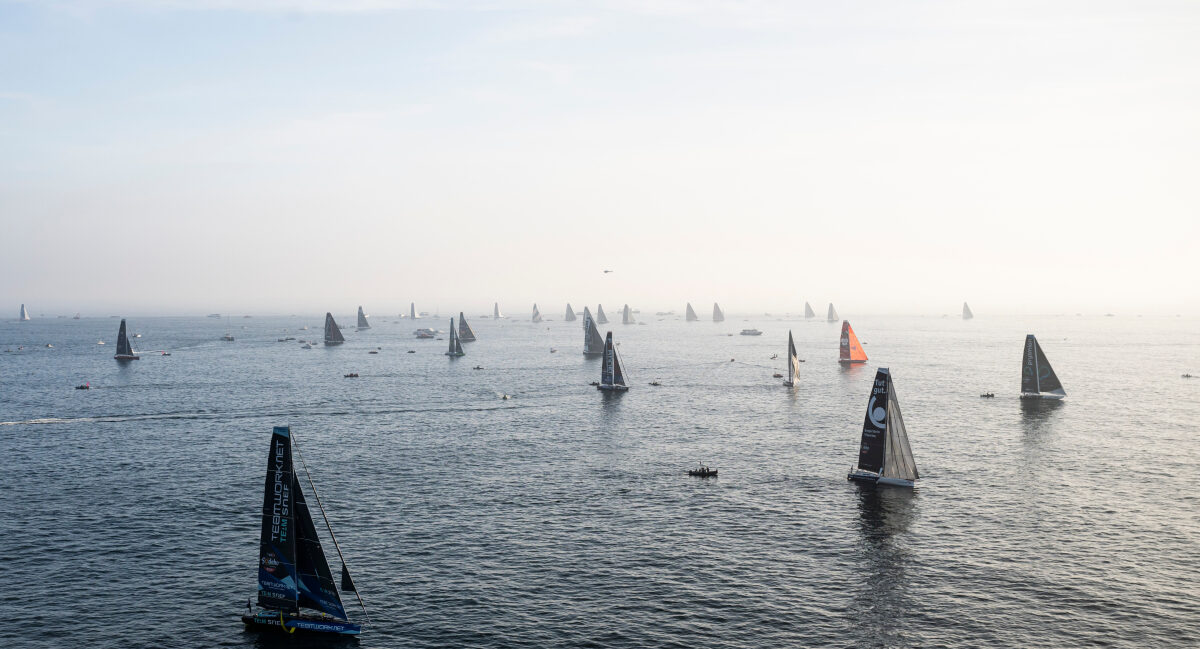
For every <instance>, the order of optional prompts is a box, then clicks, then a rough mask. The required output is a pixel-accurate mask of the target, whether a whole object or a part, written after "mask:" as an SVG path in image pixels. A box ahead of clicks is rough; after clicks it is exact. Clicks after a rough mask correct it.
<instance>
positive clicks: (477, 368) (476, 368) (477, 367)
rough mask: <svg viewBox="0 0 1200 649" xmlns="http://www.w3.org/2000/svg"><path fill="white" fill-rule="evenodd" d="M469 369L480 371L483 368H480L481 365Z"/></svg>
mask: <svg viewBox="0 0 1200 649" xmlns="http://www.w3.org/2000/svg"><path fill="white" fill-rule="evenodd" d="M471 369H473V370H481V369H483V366H482V365H476V366H475V367H472V368H471Z"/></svg>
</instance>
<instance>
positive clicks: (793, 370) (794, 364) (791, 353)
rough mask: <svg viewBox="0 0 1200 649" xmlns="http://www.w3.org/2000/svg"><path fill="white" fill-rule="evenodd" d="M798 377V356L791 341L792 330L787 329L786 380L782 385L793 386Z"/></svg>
mask: <svg viewBox="0 0 1200 649" xmlns="http://www.w3.org/2000/svg"><path fill="white" fill-rule="evenodd" d="M799 378H800V356H799V355H798V354H796V343H795V342H793V341H792V332H791V330H790V329H789V330H788V380H787V382H786V383H784V385H786V386H788V387H795V386H796V381H797V380H798V379H799Z"/></svg>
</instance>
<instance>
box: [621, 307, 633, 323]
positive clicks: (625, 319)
mask: <svg viewBox="0 0 1200 649" xmlns="http://www.w3.org/2000/svg"><path fill="white" fill-rule="evenodd" d="M634 322H636V321H635V320H634V319H633V313H632V312H631V311H630V310H629V305H628V304H626V305H625V307H624V308H622V309H621V324H634Z"/></svg>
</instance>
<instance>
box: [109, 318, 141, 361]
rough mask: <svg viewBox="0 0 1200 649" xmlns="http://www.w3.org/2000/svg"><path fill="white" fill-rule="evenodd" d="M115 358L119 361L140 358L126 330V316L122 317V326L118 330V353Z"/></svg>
mask: <svg viewBox="0 0 1200 649" xmlns="http://www.w3.org/2000/svg"><path fill="white" fill-rule="evenodd" d="M113 358H115V359H117V360H119V361H133V360H138V356H137V354H136V353H134V351H133V345H131V344H129V334H128V333H126V331H125V318H121V328H120V329H119V330H118V331H117V353H116V355H114V356H113Z"/></svg>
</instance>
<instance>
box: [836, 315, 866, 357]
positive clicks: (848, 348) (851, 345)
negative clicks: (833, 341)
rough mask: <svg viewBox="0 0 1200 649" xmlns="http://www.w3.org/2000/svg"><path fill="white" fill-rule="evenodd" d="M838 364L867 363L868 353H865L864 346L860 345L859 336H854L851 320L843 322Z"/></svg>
mask: <svg viewBox="0 0 1200 649" xmlns="http://www.w3.org/2000/svg"><path fill="white" fill-rule="evenodd" d="M838 362H839V363H865V362H867V353H866V352H864V351H863V348H862V345H860V344H858V336H855V335H854V329H853V328H852V327H851V326H850V321H849V320H843V321H842V338H841V347H840V348H839V350H838Z"/></svg>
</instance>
